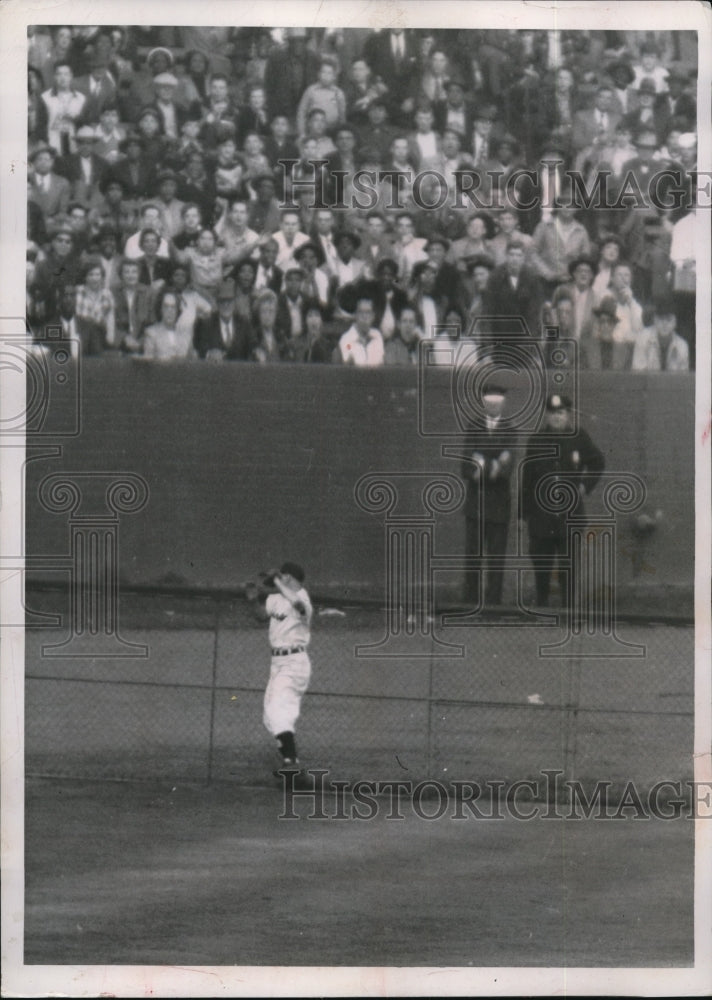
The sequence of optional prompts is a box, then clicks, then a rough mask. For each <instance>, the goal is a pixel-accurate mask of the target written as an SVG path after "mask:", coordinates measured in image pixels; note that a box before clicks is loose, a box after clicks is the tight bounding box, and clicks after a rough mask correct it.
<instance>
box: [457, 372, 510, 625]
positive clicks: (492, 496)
mask: <svg viewBox="0 0 712 1000" xmlns="http://www.w3.org/2000/svg"><path fill="white" fill-rule="evenodd" d="M506 396H507V388H506V386H505V385H503V384H502V383H499V382H494V381H493V380H491V379H490V380H489V381H488V382H487V383H486V385H485V386H484V389H483V392H482V413H481V415H480V416H478V418H477V419H476V420H474V421H473V422H472V424H471V426H470V427H469V428H468V433H470V434H473V435H475V437H474V438H473V441H472V450H471V453H470V454H469V455H468V456H467V457H466V458H465V459H463V462H462V468H461V474H462V478H463V479H464V480H465V483H466V484H467V492H466V496H465V508H464V510H465V553H466V555H469V556H485V557H487V556H490V557H493V556H494V557H498V558H500V559H501V558H503V557H504V555H505V553H506V551H507V538H508V535H509V519H510V513H511V503H512V500H511V476H512V471H513V469H514V462H513V460H512V453H511V451H510V450H509V448H508V446H507V443H506V441H505V440H503V439H502V431H503V430H505V429H506V428H507V423H506V418H504V417H503V409H504V405H505V401H506ZM484 576H485V581H486V583H485V587H484V588H483V587H482V577H483V571H482V570H481V569H468V570H466V572H465V600H466V601H467V602H468V604H469V603H472V604H473V605H474V608H475V609H477V608H478V607H479V606H480V599H481V595H482V592H483V590H484V596H485V604H486V605H488V606H490V607H492V606H496V605H499V604H501V603H502V586H503V582H504V570H503V568H502V567H501V566H493V567H491V568H489V567H487V568H486V569H485V572H484Z"/></svg>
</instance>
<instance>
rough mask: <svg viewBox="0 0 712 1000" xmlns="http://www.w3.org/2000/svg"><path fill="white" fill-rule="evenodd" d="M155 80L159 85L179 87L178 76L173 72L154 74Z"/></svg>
mask: <svg viewBox="0 0 712 1000" xmlns="http://www.w3.org/2000/svg"><path fill="white" fill-rule="evenodd" d="M153 82H154V83H156V84H158V85H159V86H161V85H162V84H164V85H166V86H168V87H177V86H178V77H176V76H174V75H173V74H172V73H159V74H158V76H154V78H153Z"/></svg>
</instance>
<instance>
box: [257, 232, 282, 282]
mask: <svg viewBox="0 0 712 1000" xmlns="http://www.w3.org/2000/svg"><path fill="white" fill-rule="evenodd" d="M278 252H279V246H278V245H277V241H276V240H274V239H269V240H265V241H264V243H262V244H261V245H260V259H259V263H258V265H257V272H256V275H255V291H260V289H262V288H271V289H272V291H273V292H275V293H276V294H277V295H279V293H280V291H281V290H282V280H283V278H284V275H283V273H282V270H281V268H279V267H277V264H276V260H277V254H278Z"/></svg>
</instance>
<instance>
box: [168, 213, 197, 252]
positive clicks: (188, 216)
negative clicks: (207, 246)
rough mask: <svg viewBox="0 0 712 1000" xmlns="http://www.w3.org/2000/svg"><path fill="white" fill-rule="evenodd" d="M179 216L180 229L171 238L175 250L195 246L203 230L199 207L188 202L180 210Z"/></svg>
mask: <svg viewBox="0 0 712 1000" xmlns="http://www.w3.org/2000/svg"><path fill="white" fill-rule="evenodd" d="M180 216H181V222H180V228H179V230H178V232H176V233H175V234H174V235H173V237H172V240H173V246H174V247H175V249H176V250H185V249H186V247H194V246H197V243H198V240H199V239H200V234H201V232H202V230H203V217H202V215H201V212H200V206H199V205H195V204H193V203H192V202H189V203H188V204H187V205H183V207H182V208H181V211H180Z"/></svg>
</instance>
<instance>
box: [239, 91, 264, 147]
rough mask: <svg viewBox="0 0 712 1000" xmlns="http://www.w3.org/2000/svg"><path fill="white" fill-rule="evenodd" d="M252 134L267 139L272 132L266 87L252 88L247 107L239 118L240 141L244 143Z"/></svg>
mask: <svg viewBox="0 0 712 1000" xmlns="http://www.w3.org/2000/svg"><path fill="white" fill-rule="evenodd" d="M251 132H253V133H254V134H255V135H259V136H261V137H263V138H267V136H268V135H269V132H270V129H269V115H268V113H267V98H266V95H265V91H264V87H251V88H250V90H249V93H248V98H247V107H246V108H243V110H242V111H241V112H240V116H239V118H238V138H239V141H240V142H241V143H244V141H245V139H246V138H247V136H248V135H249V134H250V133H251Z"/></svg>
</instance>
